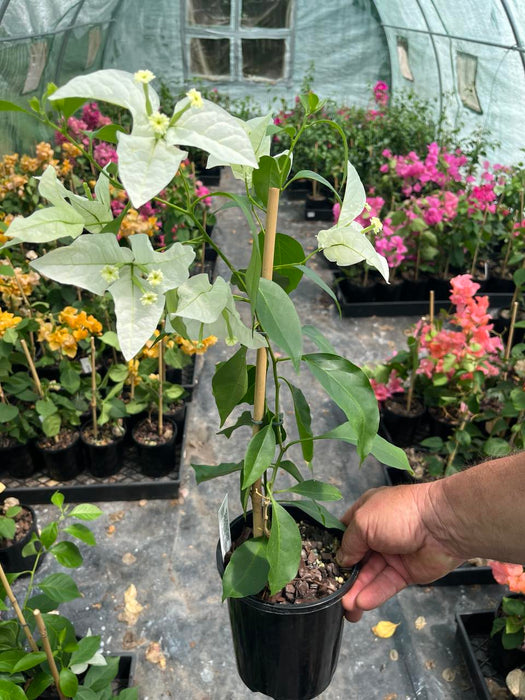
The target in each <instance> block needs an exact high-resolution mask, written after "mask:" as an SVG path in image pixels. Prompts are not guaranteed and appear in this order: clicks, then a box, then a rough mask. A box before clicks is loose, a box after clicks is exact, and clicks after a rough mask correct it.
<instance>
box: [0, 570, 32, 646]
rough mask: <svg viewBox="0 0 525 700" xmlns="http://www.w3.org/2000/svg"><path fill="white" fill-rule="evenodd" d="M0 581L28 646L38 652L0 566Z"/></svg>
mask: <svg viewBox="0 0 525 700" xmlns="http://www.w3.org/2000/svg"><path fill="white" fill-rule="evenodd" d="M0 581H1V582H2V586H3V587H4V589H5V592H6V593H7V597H8V598H9V600H10V601H11V605H12V606H13V609H14V611H15V613H16V616H17V618H18V621H19V622H20V625H21V627H22V629H23V630H24V634H25V636H26V637H27V641H28V642H29V646H30V647H31V649H32V650H33V651H38V647H37V644H36V642H35V639H34V637H33V635H32V634H31V630H30V629H29V625H28V624H27V622H26V619H25V617H24V613H23V612H22V610H21V609H20V606H19V605H18V601H17V599H16V597H15V594H14V593H13V589H12V588H11V586H10V585H9V581H8V580H7V576H6V575H5V572H4V568H3V566H2V565H1V564H0Z"/></svg>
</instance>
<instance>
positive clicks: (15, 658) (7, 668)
mask: <svg viewBox="0 0 525 700" xmlns="http://www.w3.org/2000/svg"><path fill="white" fill-rule="evenodd" d="M25 655H26V652H25V651H24V650H23V649H10V650H8V651H2V652H0V673H11V672H12V671H13V668H14V667H15V665H16V664H17V663H18V662H19V661H20V659H22V658H24V656H25ZM0 697H1V696H0Z"/></svg>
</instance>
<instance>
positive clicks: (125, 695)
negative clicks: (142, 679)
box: [117, 688, 139, 700]
mask: <svg viewBox="0 0 525 700" xmlns="http://www.w3.org/2000/svg"><path fill="white" fill-rule="evenodd" d="M117 699H118V700H139V691H138V688H126V689H125V690H121V691H120V693H119V694H118V695H117Z"/></svg>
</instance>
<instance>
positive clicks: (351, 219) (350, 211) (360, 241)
mask: <svg viewBox="0 0 525 700" xmlns="http://www.w3.org/2000/svg"><path fill="white" fill-rule="evenodd" d="M365 204H366V194H365V189H364V187H363V184H362V182H361V179H360V177H359V175H358V174H357V171H356V169H355V168H354V166H353V165H352V164H351V163H350V162H349V163H348V179H347V182H346V189H345V196H344V198H343V204H342V206H341V213H340V215H339V220H338V221H337V224H336V225H335V226H332V228H329V229H327V230H325V231H320V232H319V233H318V234H317V242H318V245H319V248H320V249H321V250H322V251H323V253H324V255H325V257H326V258H327V259H328V260H330V261H331V262H335V263H336V264H337V265H339V266H341V267H345V266H348V265H355V264H356V263H359V262H362V261H363V260H365V261H366V262H367V263H368V264H369V265H370V266H371V267H375V268H376V270H378V271H379V272H380V273H381V275H382V276H383V277H384V279H385V280H386V281H387V282H388V263H387V261H386V258H384V257H383V256H382V255H380V254H379V253H378V252H377V251H376V249H375V248H374V246H373V245H372V243H370V241H369V240H368V238H367V237H366V235H365V234H364V233H363V227H362V226H361V224H358V223H357V221H355V218H356V216H359V214H361V212H362V211H363V209H364V208H365Z"/></svg>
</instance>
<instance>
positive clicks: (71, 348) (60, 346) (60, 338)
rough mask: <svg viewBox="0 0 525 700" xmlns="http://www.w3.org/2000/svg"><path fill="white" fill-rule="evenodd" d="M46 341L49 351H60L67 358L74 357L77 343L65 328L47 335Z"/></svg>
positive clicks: (57, 329)
mask: <svg viewBox="0 0 525 700" xmlns="http://www.w3.org/2000/svg"><path fill="white" fill-rule="evenodd" d="M46 340H47V342H48V345H49V349H50V350H53V351H55V350H60V352H62V353H63V354H64V355H67V356H68V357H75V355H76V354H77V341H76V340H75V338H74V337H73V336H72V335H71V333H70V332H69V330H68V329H67V328H64V327H60V328H56V329H55V330H54V331H53V332H52V333H50V334H49V335H48V337H47V339H46Z"/></svg>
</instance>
